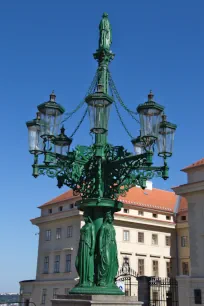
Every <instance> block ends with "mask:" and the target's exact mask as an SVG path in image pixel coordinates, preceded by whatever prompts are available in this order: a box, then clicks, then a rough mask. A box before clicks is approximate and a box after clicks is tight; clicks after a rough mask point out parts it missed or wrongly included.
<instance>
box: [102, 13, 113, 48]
mask: <svg viewBox="0 0 204 306" xmlns="http://www.w3.org/2000/svg"><path fill="white" fill-rule="evenodd" d="M99 31H100V37H99V49H100V48H101V49H108V50H109V49H110V45H111V43H112V30H111V25H110V22H109V20H108V14H107V13H104V14H103V18H102V20H101V22H100V24H99Z"/></svg>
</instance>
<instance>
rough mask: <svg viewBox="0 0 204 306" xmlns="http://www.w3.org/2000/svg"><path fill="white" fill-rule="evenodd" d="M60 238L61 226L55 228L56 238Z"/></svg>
mask: <svg viewBox="0 0 204 306" xmlns="http://www.w3.org/2000/svg"><path fill="white" fill-rule="evenodd" d="M60 238H61V228H57V229H56V239H60Z"/></svg>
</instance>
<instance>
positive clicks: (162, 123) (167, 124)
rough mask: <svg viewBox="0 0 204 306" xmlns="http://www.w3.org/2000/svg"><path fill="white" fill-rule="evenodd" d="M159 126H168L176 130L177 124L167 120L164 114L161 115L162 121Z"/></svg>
mask: <svg viewBox="0 0 204 306" xmlns="http://www.w3.org/2000/svg"><path fill="white" fill-rule="evenodd" d="M160 128H170V129H172V130H176V128H177V125H176V124H174V123H171V122H168V121H167V116H166V115H165V114H163V115H162V121H161V123H160Z"/></svg>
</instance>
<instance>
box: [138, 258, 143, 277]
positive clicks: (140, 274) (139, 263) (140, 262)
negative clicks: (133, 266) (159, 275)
mask: <svg viewBox="0 0 204 306" xmlns="http://www.w3.org/2000/svg"><path fill="white" fill-rule="evenodd" d="M138 274H139V276H142V275H144V259H138Z"/></svg>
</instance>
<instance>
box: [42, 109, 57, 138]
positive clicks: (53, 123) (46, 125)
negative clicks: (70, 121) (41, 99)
mask: <svg viewBox="0 0 204 306" xmlns="http://www.w3.org/2000/svg"><path fill="white" fill-rule="evenodd" d="M61 118H62V113H61V112H60V110H59V109H56V108H48V107H46V108H45V110H44V112H41V114H40V119H41V134H42V135H47V136H56V135H58V134H59V129H60V123H61Z"/></svg>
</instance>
